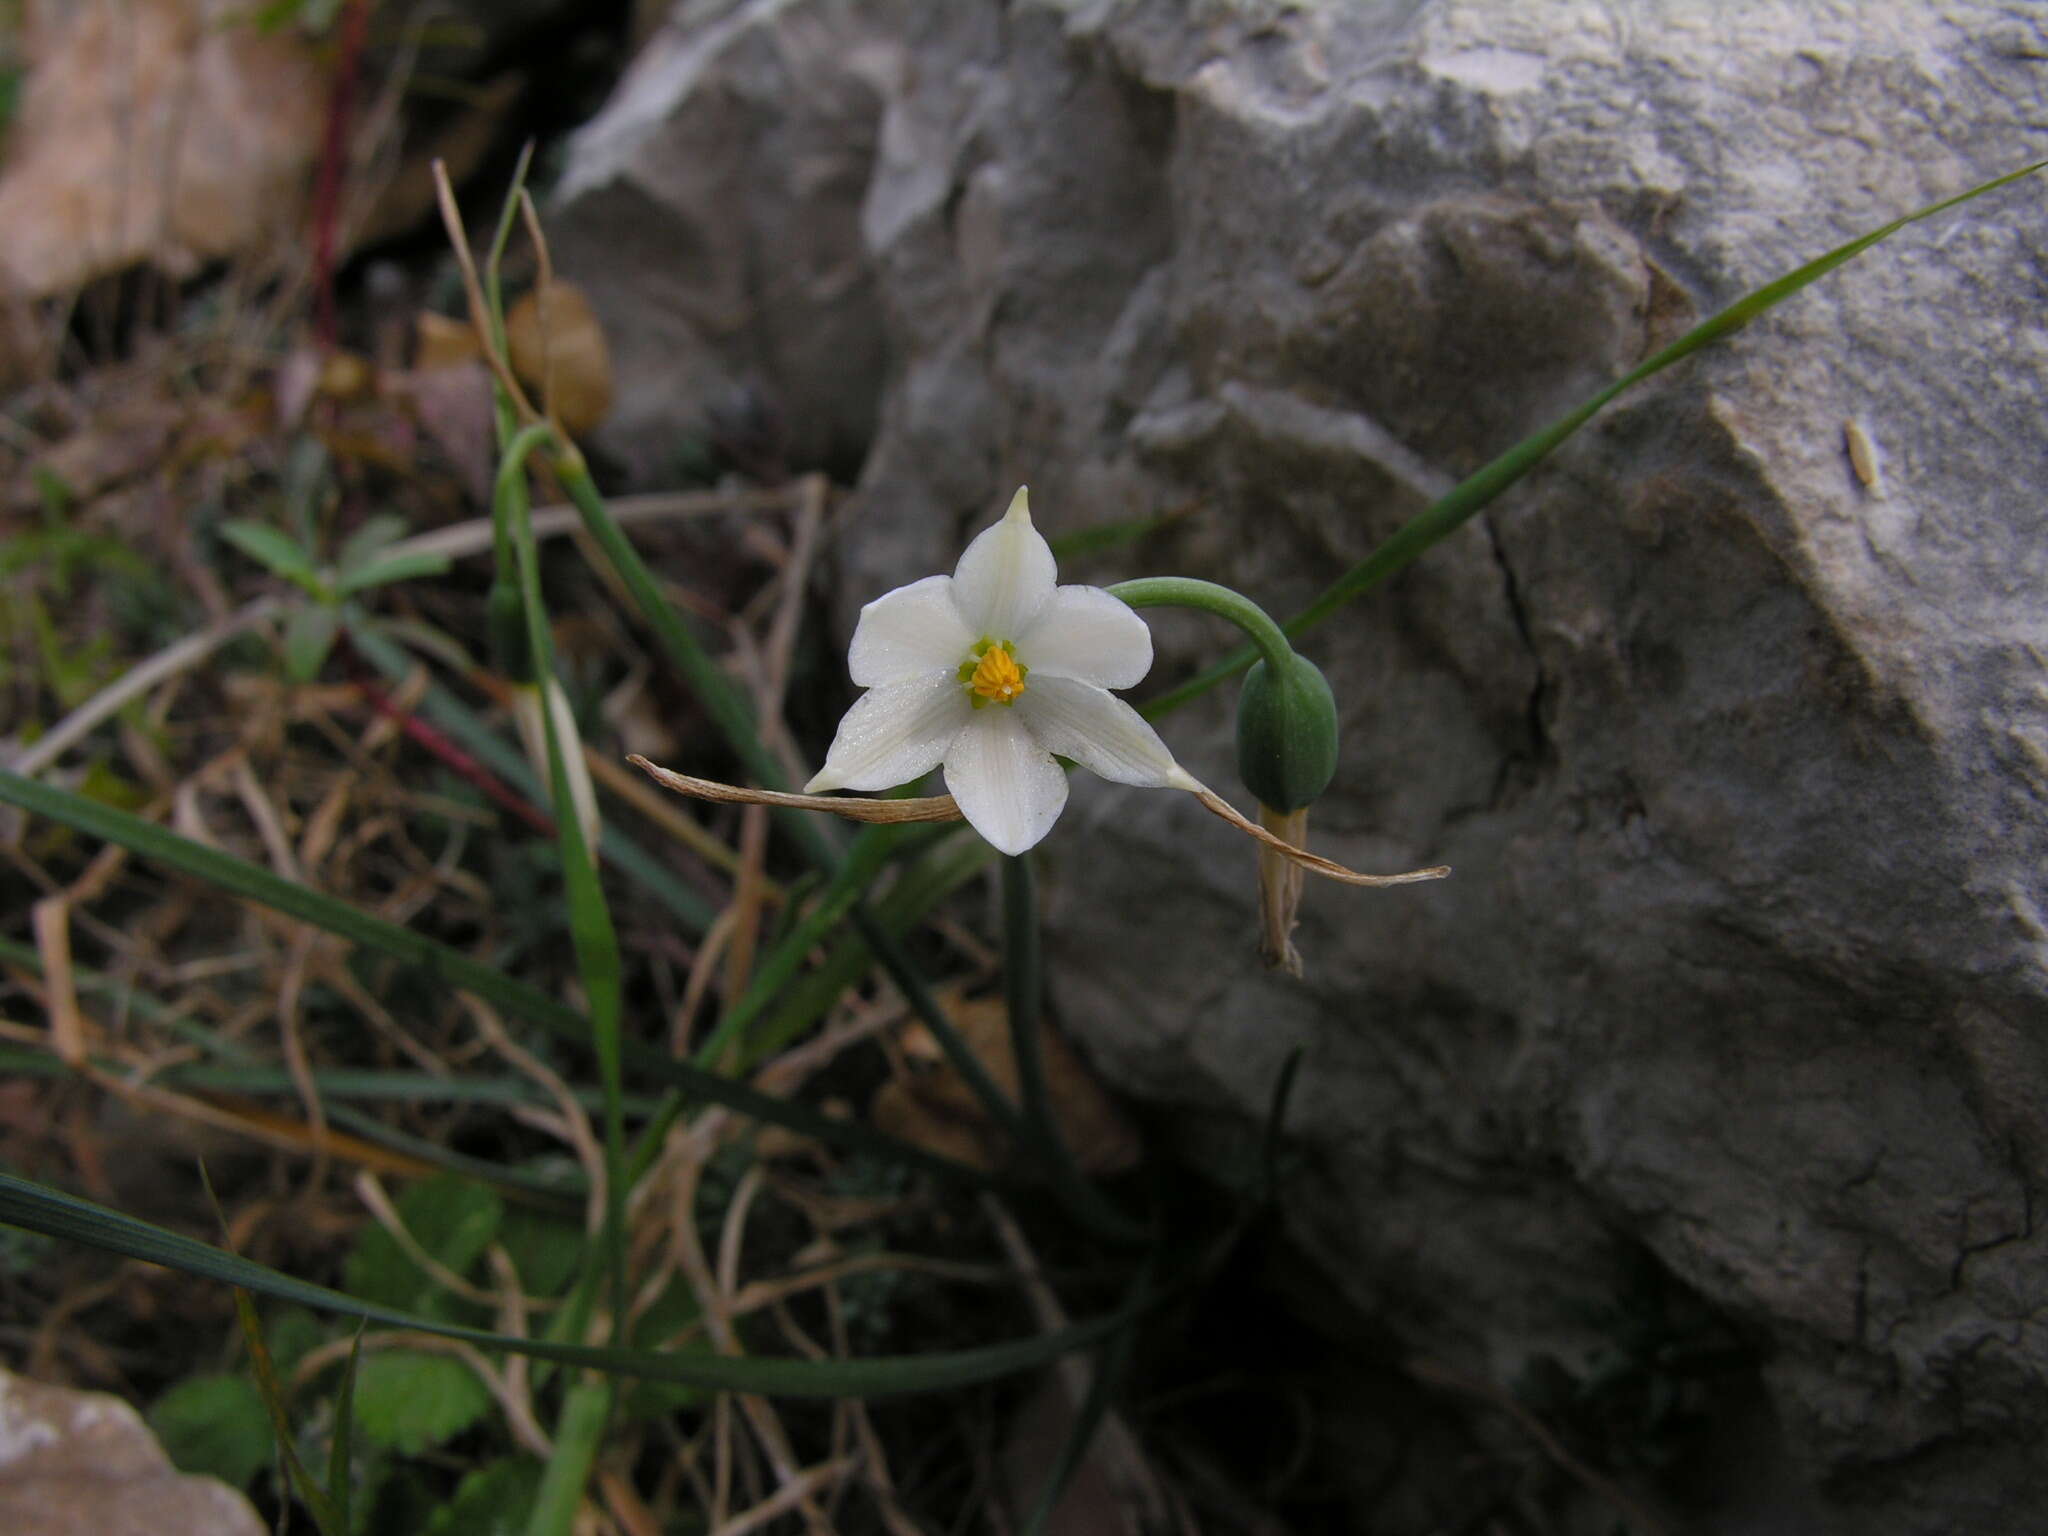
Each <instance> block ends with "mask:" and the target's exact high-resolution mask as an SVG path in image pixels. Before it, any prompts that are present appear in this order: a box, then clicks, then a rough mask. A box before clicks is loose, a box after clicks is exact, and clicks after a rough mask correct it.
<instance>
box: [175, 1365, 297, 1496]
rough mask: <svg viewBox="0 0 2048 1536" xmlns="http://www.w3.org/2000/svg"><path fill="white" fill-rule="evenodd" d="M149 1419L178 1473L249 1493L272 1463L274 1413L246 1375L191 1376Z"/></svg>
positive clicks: (177, 1386) (177, 1387)
mask: <svg viewBox="0 0 2048 1536" xmlns="http://www.w3.org/2000/svg"><path fill="white" fill-rule="evenodd" d="M147 1417H148V1419H149V1427H150V1428H151V1429H153V1430H155V1431H156V1437H157V1440H158V1441H159V1442H160V1443H161V1444H162V1445H163V1448H164V1454H165V1455H167V1456H169V1457H170V1458H171V1464H172V1465H173V1466H175V1467H176V1468H177V1469H178V1470H179V1471H180V1472H196V1473H201V1474H204V1475H206V1476H209V1477H217V1478H219V1479H220V1480H221V1481H222V1482H224V1483H229V1484H232V1485H233V1486H234V1487H237V1488H246V1487H248V1486H249V1480H250V1479H251V1478H253V1477H254V1476H255V1475H256V1474H257V1473H258V1472H260V1471H262V1470H263V1469H264V1467H266V1466H268V1465H269V1464H270V1458H271V1455H272V1454H273V1453H272V1449H271V1440H270V1414H269V1412H268V1410H266V1409H265V1408H264V1406H263V1398H262V1395H261V1394H260V1393H258V1392H257V1390H256V1386H255V1384H254V1383H253V1382H251V1381H250V1380H249V1378H248V1377H246V1376H187V1377H186V1378H185V1379H184V1380H183V1381H181V1382H179V1383H178V1384H177V1385H176V1386H174V1387H172V1388H171V1389H170V1390H169V1391H168V1392H166V1393H164V1395H163V1396H162V1397H160V1398H158V1399H157V1400H156V1404H155V1406H154V1407H152V1408H151V1409H150V1410H149V1413H148V1416H147Z"/></svg>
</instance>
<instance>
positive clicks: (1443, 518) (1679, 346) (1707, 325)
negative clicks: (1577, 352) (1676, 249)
mask: <svg viewBox="0 0 2048 1536" xmlns="http://www.w3.org/2000/svg"><path fill="white" fill-rule="evenodd" d="M2043 167H2048V160H2036V161H2035V162H2034V163H2033V164H2032V165H2027V166H2022V167H2021V168H2020V169H2019V170H2017V171H2011V172H2008V173H2007V174H2006V175H2003V176H1997V177H1994V178H1992V179H1991V180H1990V181H1987V182H1983V183H1981V184H1979V185H1977V186H1974V187H1972V188H1970V189H1969V191H1967V192H1959V193H1957V194H1956V195H1955V196H1954V197H1948V198H1943V199H1942V200H1941V201H1940V202H1938V203H1930V204H1928V206H1926V207H1925V208H1921V209H1918V210H1916V211H1914V212H1912V213H1909V214H1906V215H1904V216H1903V217H1901V218H1896V219H1893V220H1892V221H1891V223H1889V224H1886V225H1884V226H1882V227H1881V228H1878V229H1873V230H1871V231H1870V232H1869V233H1868V234H1865V235H1858V236H1857V237H1856V238H1855V239H1854V240H1850V241H1848V242H1846V243H1845V244H1842V245H1838V246H1836V247H1835V248H1834V249H1833V250H1831V251H1829V252H1827V253H1826V254H1825V255H1823V256H1817V257H1815V258H1814V259H1813V260H1812V261H1809V262H1807V263H1806V264H1805V265H1804V266H1801V267H1795V268H1794V269H1793V270H1792V271H1790V272H1787V273H1786V274H1785V275H1784V276H1783V277H1780V278H1777V279H1775V280H1773V281H1771V282H1768V283H1765V284H1764V285H1763V287H1761V288H1758V289H1756V290H1755V291H1753V292H1751V293H1747V294H1745V295H1743V296H1742V297H1741V298H1739V299H1737V300H1736V301H1735V302H1734V303H1733V304H1730V305H1729V306H1728V307H1727V308H1726V309H1724V310H1721V311H1720V312H1719V313H1718V314H1715V315H1711V316H1709V317H1708V318H1707V319H1705V320H1703V321H1701V322H1700V323H1699V324H1698V325H1696V326H1694V327H1693V328H1692V329H1691V330H1689V331H1687V332H1686V333H1685V334H1684V335H1683V336H1681V337H1679V338H1678V340H1676V341H1674V342H1672V343H1671V345H1670V346H1668V347H1666V348H1664V349H1663V350H1662V351H1661V352H1658V353H1657V354H1655V355H1654V356H1653V357H1650V358H1649V359H1647V360H1646V361H1644V362H1643V363H1641V364H1639V365H1638V366H1636V367H1635V368H1633V369H1631V370H1630V371H1629V372H1628V373H1626V374H1624V375H1622V377H1620V378H1619V379H1616V380H1615V381H1614V382H1613V383H1612V384H1609V385H1608V386H1607V387H1606V388H1605V389H1603V390H1601V391H1600V392H1599V393H1598V394H1596V395H1594V396H1593V397H1592V398H1591V399H1590V400H1587V401H1586V402H1585V403H1583V404H1582V405H1580V406H1579V407H1578V408H1577V409H1575V410H1572V411H1569V412H1567V413H1566V414H1565V415H1563V416H1561V417H1559V418H1558V419H1557V420H1556V421H1553V422H1552V423H1551V424H1550V425H1549V426H1547V427H1544V428H1542V429H1541V430H1539V431H1536V432H1532V433H1530V434H1529V436H1527V437H1525V438H1523V439H1522V441H1520V442H1519V443H1517V444H1515V446H1514V447H1512V448H1510V449H1509V450H1508V451H1507V452H1506V453H1504V454H1502V455H1501V456H1500V457H1499V458H1497V459H1495V460H1493V462H1492V463H1490V464H1487V465H1486V466H1485V467H1484V468H1482V469H1480V470H1478V471H1476V472H1475V473H1474V474H1472V475H1470V476H1469V477H1467V478H1466V479H1465V480H1463V481H1462V482H1460V483H1459V484H1458V485H1456V486H1453V487H1452V488H1451V490H1450V491H1449V492H1447V493H1446V494H1445V495H1444V496H1443V497H1442V498H1441V499H1440V500H1438V501H1437V502H1435V503H1434V504H1433V505H1431V506H1429V507H1426V508H1424V509H1423V510H1422V511H1421V512H1419V513H1417V514H1416V515H1415V516H1414V517H1413V518H1411V519H1409V520H1408V521H1407V522H1406V523H1403V524H1402V525H1401V526H1400V527H1399V528H1397V529H1395V530H1394V532H1393V533H1392V535H1390V536H1389V537H1388V538H1387V540H1386V541H1385V542H1384V543H1382V544H1381V545H1380V546H1379V547H1378V548H1377V549H1375V550H1374V551H1373V552H1372V553H1371V554H1369V555H1367V556H1366V557H1365V558H1364V559H1363V560H1361V561H1359V562H1358V564H1356V565H1354V566H1353V567H1352V568H1351V569H1350V570H1348V571H1346V572H1345V573H1344V574H1343V575H1342V576H1340V577H1338V578H1337V579H1336V580H1335V581H1334V582H1332V583H1331V584H1330V585H1329V586H1328V587H1327V588H1326V589H1325V590H1324V591H1323V592H1322V594H1321V595H1320V596H1318V597H1317V598H1316V600H1315V601H1314V602H1312V603H1310V604H1309V605H1308V607H1306V608H1304V609H1303V610H1302V611H1301V612H1300V613H1298V614H1296V615H1295V616H1294V617H1293V618H1291V619H1289V620H1288V621H1287V622H1286V623H1285V624H1283V625H1282V626H1281V628H1283V629H1285V630H1286V631H1287V633H1288V634H1289V635H1300V634H1304V633H1306V632H1307V631H1309V630H1311V629H1313V628H1315V626H1316V625H1318V624H1320V623H1322V622H1323V620H1325V619H1327V618H1328V617H1329V616H1330V615H1331V614H1333V613H1335V612H1336V611H1337V610H1338V609H1339V608H1341V607H1343V606H1344V605H1345V604H1346V603H1348V602H1350V601H1351V600H1352V599H1353V598H1355V597H1358V596H1360V595H1361V594H1363V593H1365V592H1369V591H1371V590H1372V589H1373V588H1374V587H1376V586H1378V585H1379V584H1380V583H1381V582H1383V581H1385V580H1386V579H1387V578H1388V577H1390V576H1392V575H1394V574H1395V573H1396V572H1398V571H1400V570H1402V569H1403V568H1405V567H1406V566H1407V565H1409V564H1410V563H1411V562H1412V561H1413V560H1414V559H1415V558H1416V557H1417V556H1418V555H1420V554H1422V553H1423V552H1424V551H1425V550H1427V549H1429V548H1430V547H1431V546H1432V545H1434V544H1436V543H1437V542H1439V541H1440V540H1442V539H1443V538H1444V537H1445V536H1446V535H1447V534H1450V533H1452V532H1454V531H1456V530H1457V529H1458V528H1460V527H1462V526H1463V525H1464V524H1465V522H1466V521H1467V520H1468V519H1469V518H1471V517H1472V516H1473V515H1474V514H1475V513H1477V512H1479V511H1480V510H1482V509H1483V508H1484V507H1485V506H1486V505H1487V504H1488V503H1489V502H1491V501H1492V500H1493V499H1494V498H1495V497H1497V496H1499V495H1500V493H1501V492H1503V491H1505V490H1506V489H1507V488H1508V487H1509V486H1511V485H1513V484H1514V483H1515V482H1516V481H1517V480H1519V479H1521V478H1522V476H1524V475H1526V474H1528V473H1529V471H1530V470H1532V469H1534V468H1535V467H1536V466H1537V465H1538V464H1540V463H1542V462H1543V460H1544V459H1546V458H1547V457H1549V456H1550V454H1551V453H1552V451H1554V450H1555V449H1556V448H1557V447H1558V445H1559V444H1561V443H1563V442H1564V440H1565V439H1566V438H1568V437H1570V436H1571V435H1572V434H1573V433H1574V432H1576V431H1578V430H1579V428H1580V427H1583V426H1584V425H1585V424H1586V423H1587V422H1588V421H1590V420H1592V418H1593V417H1594V416H1595V415H1597V414H1598V413H1599V412H1600V411H1601V410H1602V409H1604V408H1605V407H1606V406H1607V405H1609V404H1610V403H1611V402H1612V401H1613V400H1614V399H1615V398H1616V397H1617V396H1619V395H1621V394H1622V393H1623V392H1625V391H1626V390H1629V389H1632V388H1634V387H1635V386H1636V385H1637V384H1640V383H1642V382H1643V380H1645V379H1647V378H1649V377H1650V376H1651V375H1653V374H1657V373H1662V372H1663V371H1664V370H1665V369H1666V368H1669V367H1670V366H1671V365H1672V364H1673V363H1677V362H1681V361H1683V360H1684V359H1685V358H1688V357H1690V356H1692V354H1693V353H1695V352H1697V351H1699V350H1700V348H1702V347H1704V346H1708V345H1711V344H1712V343H1713V342H1716V341H1719V340H1720V339H1721V338H1722V337H1724V336H1728V335H1731V334H1733V333H1734V332H1736V331H1739V330H1741V329H1742V327H1743V326H1745V325H1747V324H1749V322H1750V321H1752V320H1754V319H1755V318H1756V317H1757V316H1758V315H1761V314H1763V313H1764V312H1765V311H1766V310H1768V309H1770V308H1772V307H1773V306H1774V305H1777V304H1780V303H1783V302H1784V301H1785V300H1786V299H1789V298H1790V297H1792V295H1793V294H1795V293H1797V292H1799V290H1800V289H1802V288H1805V287H1806V286H1807V285H1808V284H1810V283H1813V282H1816V281H1818V280H1819V279H1821V278H1823V277H1826V276H1827V275H1828V274H1829V273H1830V272H1832V271H1834V270H1835V269H1836V268H1837V267H1839V266H1841V265H1843V264H1844V263H1845V262H1848V261H1851V260H1853V259H1855V258H1856V257H1857V256H1860V255H1862V254H1863V252H1865V251H1867V250H1869V249H1870V248H1871V247H1872V246H1873V245H1876V244H1877V243H1878V242H1879V241H1881V240H1885V239H1888V238H1889V237H1891V236H1892V235H1895V234H1897V233H1898V232H1899V231H1900V230H1902V229H1904V228H1906V226H1908V225H1909V224H1917V223H1919V222H1920V221H1921V220H1922V219H1931V218H1933V217H1934V216H1935V215H1936V214H1938V213H1945V212H1947V211H1948V210H1949V209H1951V208H1954V207H1956V206H1958V205H1959V204H1962V203H1967V202H1968V201H1970V199H1972V198H1975V197H1982V196H1983V195H1984V194H1985V193H1987V192H1995V191H1997V190H1998V189H1999V188H2000V187H2006V186H2010V185H2012V184H2013V183H2014V182H2016V181H2019V180H2021V179H2023V178H2025V177H2028V176H2031V175H2033V174H2034V173H2035V172H2036V171H2039V170H2041V169H2042V168H2043ZM1255 659H1256V653H1255V652H1254V651H1253V650H1252V648H1251V647H1250V646H1240V647H1239V648H1238V649H1237V650H1235V651H1233V652H1231V653H1230V654H1229V655H1228V656H1226V657H1224V658H1223V660H1221V661H1219V662H1217V663H1216V664H1215V665H1214V666H1212V667H1209V668H1208V669H1207V670H1205V671H1202V672H1200V673H1197V674H1196V675H1195V676H1194V677H1191V678H1189V679H1188V680H1187V681H1186V682H1184V683H1182V684H1181V685H1180V686H1179V687H1177V688H1173V689H1170V690H1168V691H1167V692H1165V693H1163V694H1161V695H1160V696H1159V697H1158V698H1156V699H1152V700H1150V701H1148V702H1147V703H1146V704H1144V705H1143V706H1142V707H1141V708H1140V709H1139V713H1140V714H1142V715H1144V716H1145V717H1146V718H1147V719H1157V718H1158V717H1159V716H1161V715H1164V714H1167V713H1168V712H1170V711H1172V710H1175V709H1178V708H1180V706H1181V705H1183V704H1185V703H1187V702H1188V701H1189V700H1191V699H1194V698H1197V697H1199V696H1200V695H1201V694H1203V693H1206V692H1208V690H1209V689H1211V688H1213V687H1215V685H1216V684H1218V683H1220V682H1222V681H1223V680H1224V679H1225V678H1227V677H1231V676H1233V675H1234V674H1236V673H1238V672H1242V671H1243V670H1244V669H1245V668H1246V667H1248V666H1250V665H1251V664H1252V662H1253V660H1255Z"/></svg>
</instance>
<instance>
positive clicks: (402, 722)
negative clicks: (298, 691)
mask: <svg viewBox="0 0 2048 1536" xmlns="http://www.w3.org/2000/svg"><path fill="white" fill-rule="evenodd" d="M356 687H358V688H360V689H361V690H362V693H363V698H364V699H365V700H367V701H368V703H369V706H370V708H372V709H374V710H375V711H377V713H378V714H380V715H382V716H384V718H385V719H387V720H390V721H392V722H393V723H394V724H396V725H397V727H398V728H399V729H400V730H401V731H404V732H405V734H406V735H408V736H410V737H411V738H412V739H413V740H414V741H416V742H418V743H419V744H420V745H421V746H422V747H425V748H426V749H427V751H429V752H431V753H432V754H433V755H434V756H435V757H438V758H439V759H440V760H441V761H442V762H444V763H446V764H447V765H448V767H449V768H450V769H451V770H452V771H453V772H454V773H455V774H457V775H458V776H459V777H461V778H463V779H465V780H467V781H468V782H469V783H471V784H474V785H475V786H476V787H477V788H478V789H480V790H482V791H483V792H484V793H485V794H486V795H489V796H490V797H491V799H493V800H495V801H496V802H497V803H498V804H499V805H500V806H501V807H503V808H504V809H505V810H507V811H510V812H511V813H512V814H513V815H514V816H517V817H518V818H519V819H520V820H521V821H523V822H525V823H526V824H527V825H528V826H529V827H531V828H533V830H534V831H536V832H538V833H539V834H540V835H541V836H542V837H553V836H554V835H555V823H554V819H553V818H552V817H550V816H549V815H548V814H547V813H546V812H545V811H543V810H541V809H540V808H539V807H538V806H536V805H534V804H533V802H532V801H530V800H528V799H527V798H526V797H525V796H523V795H521V794H520V793H519V792H518V791H517V790H515V789H513V788H512V786H511V785H509V784H507V783H506V782H505V781H504V780H503V779H501V778H499V777H498V776H497V775H496V774H495V773H493V772H491V770H490V769H488V768H486V767H485V766H484V765H483V764H482V763H480V762H478V761H477V760H476V759H475V758H473V757H471V756H470V755H469V754H468V753H467V752H465V751H463V750H462V748H460V747H458V746H457V745H456V744H455V743H454V742H453V741H451V740H449V739H448V737H447V736H446V735H445V734H443V732H442V731H441V728H440V727H439V726H436V725H433V724H431V723H430V722H428V721H425V720H422V719H421V718H420V717H419V716H418V715H415V714H413V713H412V712H411V711H410V710H404V709H400V708H399V707H398V706H397V705H396V704H394V703H392V702H391V700H390V698H389V697H388V696H387V695H386V694H385V692H384V690H383V689H381V688H379V687H378V686H377V685H376V684H375V683H373V682H371V681H369V679H367V678H363V677H358V678H357V679H356Z"/></svg>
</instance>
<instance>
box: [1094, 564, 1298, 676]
mask: <svg viewBox="0 0 2048 1536" xmlns="http://www.w3.org/2000/svg"><path fill="white" fill-rule="evenodd" d="M1108 591H1109V595H1110V596H1111V597H1120V598H1122V599H1123V600H1124V601H1125V602H1127V603H1129V604H1130V605H1131V606H1132V607H1133V608H1195V609H1199V610H1200V611H1201V612H1203V613H1213V614H1215V615H1216V616H1217V617H1218V618H1223V619H1228V620H1230V622H1231V623H1233V624H1235V625H1236V626H1237V627H1238V628H1239V629H1241V630H1243V631H1244V632H1245V633H1246V634H1247V635H1249V636H1250V637H1251V643H1252V645H1253V646H1254V647H1256V648H1257V650H1258V653H1259V654H1260V655H1261V656H1263V657H1265V659H1266V665H1267V666H1269V667H1271V668H1272V669H1273V670H1274V671H1275V672H1280V671H1284V670H1285V669H1286V666H1287V661H1288V658H1289V657H1290V656H1292V655H1293V654H1294V648H1293V647H1292V646H1290V645H1289V644H1288V643H1287V636H1286V635H1285V634H1284V633H1283V632H1282V631H1281V628H1280V626H1279V625H1278V624H1275V623H1274V622H1273V619H1272V616H1271V615H1270V614H1268V613H1267V612H1266V610H1265V609H1263V608H1261V607H1260V606H1259V605H1258V604H1257V603H1255V602H1253V601H1252V600H1251V599H1250V598H1248V597H1246V596H1245V595H1244V594H1243V593H1242V592H1234V591H1232V590H1231V589H1230V588H1229V587H1225V586H1219V585H1218V584H1217V583H1215V582H1213V581H1198V580H1196V579H1195V578H1194V577H1192V576H1143V577H1140V578H1138V579H1137V580H1136V581H1120V582H1118V583H1117V584H1116V585H1115V586H1113V587H1110V588H1109V589H1108Z"/></svg>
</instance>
